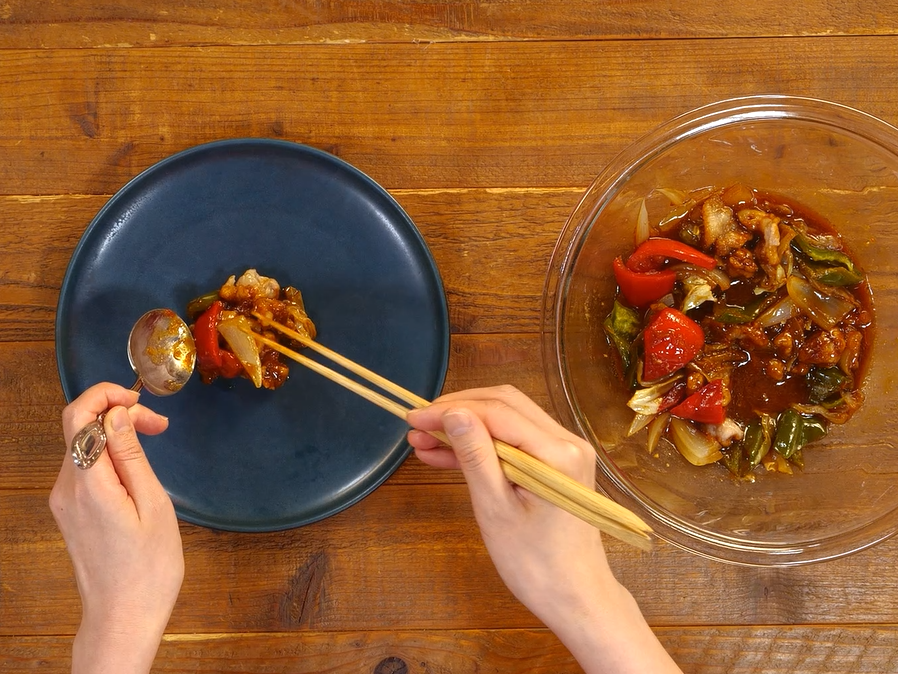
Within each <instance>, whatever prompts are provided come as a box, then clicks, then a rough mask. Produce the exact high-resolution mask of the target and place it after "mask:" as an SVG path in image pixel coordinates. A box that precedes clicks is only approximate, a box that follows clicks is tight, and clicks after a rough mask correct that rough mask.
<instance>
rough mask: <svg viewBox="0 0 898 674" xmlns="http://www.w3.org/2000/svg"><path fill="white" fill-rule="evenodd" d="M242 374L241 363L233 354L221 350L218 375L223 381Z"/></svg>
mask: <svg viewBox="0 0 898 674" xmlns="http://www.w3.org/2000/svg"><path fill="white" fill-rule="evenodd" d="M243 372H244V367H243V363H241V362H240V359H239V358H237V356H235V355H234V354H233V353H231V352H230V351H228V350H226V349H221V368H219V370H218V373H219V374H220V375H221V376H222V377H224V378H225V379H233V378H234V377H238V376H240V375H241V374H243Z"/></svg>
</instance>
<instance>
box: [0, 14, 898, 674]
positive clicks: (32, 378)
mask: <svg viewBox="0 0 898 674" xmlns="http://www.w3.org/2000/svg"><path fill="white" fill-rule="evenodd" d="M867 4H868V5H869V8H868V9H865V8H864V7H863V5H864V3H831V2H826V1H825V0H806V1H805V2H801V3H788V2H782V1H781V0H747V1H744V2H739V3H717V2H711V1H710V0H700V1H699V2H694V3H686V2H684V3H670V2H652V1H650V0H642V1H639V0H635V1H634V2H629V3H628V2H613V1H611V0H606V1H605V2H594V1H592V0H567V1H566V2H557V3H548V4H547V3H545V2H543V0H522V1H521V2H508V1H502V0H488V1H485V2H461V1H459V2H437V1H435V0H433V1H432V0H421V1H420V2H407V1H403V0H360V1H359V2H346V3H339V2H316V1H312V0H291V1H289V2H287V1H284V0H279V1H277V2H274V1H270V0H269V1H266V0H261V1H256V2H249V1H244V2H238V1H231V2H224V1H222V0H219V1H218V2H214V1H213V0H184V1H183V2H180V3H171V7H167V6H166V3H163V2H142V3H126V2H106V3H96V2H92V1H91V0H68V1H67V2H64V3H63V2H33V1H28V0H4V1H0V670H2V671H3V672H24V671H32V670H36V669H40V671H46V672H62V671H66V669H67V667H68V655H67V654H68V649H69V646H70V641H71V637H72V634H73V633H74V630H75V629H76V627H77V624H78V621H79V611H80V604H79V600H78V595H77V592H76V588H75V585H74V581H73V578H72V571H71V566H70V564H69V560H68V557H67V554H66V551H65V547H64V545H63V542H62V539H61V538H60V535H59V534H58V532H57V529H56V527H55V525H54V522H53V519H52V517H51V515H50V511H49V509H48V507H47V497H48V494H49V490H50V487H51V485H52V484H53V481H54V478H55V475H56V472H57V470H58V468H59V465H60V461H61V457H62V455H63V452H64V449H63V443H62V437H61V430H60V411H61V409H62V406H63V404H64V400H63V396H62V392H61V388H60V384H59V379H58V376H57V370H56V363H55V357H54V334H53V330H54V310H55V307H56V301H57V296H58V293H59V289H60V283H61V281H62V278H63V274H64V272H65V268H66V264H67V262H68V260H69V257H70V256H71V254H72V251H73V248H74V246H75V245H76V243H77V242H78V240H79V237H80V236H81V234H82V232H83V231H84V229H85V227H86V226H87V224H88V223H89V222H90V220H91V218H92V217H93V215H94V214H95V213H96V212H97V211H98V209H99V208H100V207H101V206H102V205H103V204H104V202H105V201H106V200H107V199H108V198H109V196H110V195H111V194H112V193H114V192H115V191H116V190H117V189H118V188H119V187H121V186H122V185H123V184H124V183H125V182H126V181H127V180H128V179H130V178H131V177H132V176H134V175H136V174H137V173H138V172H140V171H141V170H143V169H145V168H146V167H148V166H150V165H151V164H153V163H154V162H156V161H158V160H160V159H162V158H164V157H166V156H168V155H170V154H172V153H174V152H176V151H179V150H182V149H184V148H187V147H190V146H192V145H196V144H198V143H201V142H205V141H210V140H214V139H219V138H227V137H240V136H259V137H275V138H283V139H288V140H293V141H298V142H301V143H307V144H309V145H313V146H315V147H318V148H322V149H324V150H327V151H328V152H332V153H334V154H336V155H337V156H339V157H341V158H343V159H345V160H347V161H349V162H350V163H352V164H354V165H355V166H357V167H358V168H360V169H361V170H362V171H364V172H366V173H368V174H369V175H370V176H372V177H373V178H374V179H375V180H377V181H378V182H379V183H381V184H382V185H383V186H384V187H386V188H387V189H388V190H389V191H390V192H391V193H392V194H393V195H394V196H395V197H396V199H397V200H398V201H399V202H400V203H401V204H402V205H403V206H404V207H405V208H406V210H407V211H408V213H409V214H410V215H411V217H412V218H413V219H414V221H415V222H416V223H417V224H418V226H419V227H420V229H421V232H422V233H423V236H424V238H425V239H426V241H427V243H428V244H429V246H430V247H431V249H432V251H433V255H434V256H435V258H436V261H437V264H438V265H439V268H440V270H441V273H442V276H443V280H444V283H445V286H446V290H447V294H448V300H449V306H450V315H451V326H452V344H451V360H450V366H449V374H448V380H447V383H446V387H445V390H446V391H451V390H457V389H460V388H467V387H472V386H483V385H492V384H498V383H502V382H510V383H513V384H515V385H517V386H518V387H519V388H521V389H523V390H524V391H525V392H526V393H528V394H529V395H531V396H532V397H534V398H535V399H536V400H537V401H538V402H540V403H541V404H543V405H545V406H547V407H548V406H549V404H550V403H549V400H548V395H547V389H546V384H545V383H544V379H543V375H542V370H541V357H540V345H539V338H538V331H539V328H540V303H541V299H540V298H541V293H542V285H543V279H544V275H545V271H546V265H547V262H548V259H549V256H550V254H551V252H552V248H553V245H554V243H555V240H556V237H557V236H558V234H559V231H560V230H561V228H562V226H563V225H564V222H565V219H566V217H567V215H568V214H569V213H570V211H571V210H572V208H573V207H574V205H575V204H576V202H577V200H578V199H579V197H580V195H581V193H582V192H583V190H584V189H585V188H586V186H587V185H588V184H589V183H590V181H591V180H592V178H593V177H594V176H595V175H596V174H597V173H598V172H599V171H600V170H601V169H602V167H603V166H604V165H605V164H606V163H607V162H608V161H609V160H610V159H611V158H612V157H613V156H614V155H615V154H616V153H617V152H618V151H620V150H621V149H622V148H623V147H625V146H626V145H627V144H628V143H630V142H631V141H632V140H634V139H635V138H636V137H638V136H639V135H641V134H642V133H644V132H646V131H648V130H649V129H650V128H652V127H653V126H655V125H656V124H658V123H660V122H662V121H664V120H666V119H668V118H670V117H672V116H674V115H675V114H678V113H681V112H684V111H686V110H688V109H690V108H693V107H695V106H697V105H700V104H704V103H709V102H712V101H715V100H718V99H722V98H727V97H730V96H734V95H741V94H749V93H790V94H798V95H808V96H814V97H820V98H826V99H831V100H835V101H837V102H841V103H846V104H849V105H852V106H855V107H858V108H861V109H863V110H866V111H868V112H870V113H873V114H875V115H878V116H880V117H882V118H884V119H886V120H887V121H891V122H892V123H898V96H896V91H898V37H896V35H898V6H896V4H895V3H894V2H890V1H887V2H880V3H867ZM182 535H183V539H184V548H185V554H186V564H187V578H186V580H185V582H184V587H183V590H182V592H181V596H180V600H179V602H178V605H177V607H176V608H175V611H174V615H173V616H172V619H171V623H170V624H169V633H168V635H167V636H166V638H165V641H164V643H163V645H162V647H161V649H160V652H159V656H158V659H157V663H156V670H155V671H159V672H238V671H239V672H245V671H253V672H291V673H294V674H295V673H299V672H310V673H311V672H316V673H318V672H347V673H349V672H352V673H357V672H376V673H377V674H384V673H387V672H408V673H410V674H412V673H424V672H428V673H436V672H453V673H461V672H506V673H508V672H528V673H530V674H534V673H536V672H546V673H549V672H552V673H555V672H573V671H579V670H578V668H577V666H576V664H575V663H574V662H573V661H572V659H571V658H570V656H569V655H568V654H567V652H566V651H565V650H564V648H563V647H562V646H561V645H560V644H559V643H558V642H557V640H556V639H555V638H554V637H553V636H552V635H551V634H550V633H548V632H547V631H546V630H545V629H543V628H542V626H541V625H540V624H539V623H538V621H537V620H535V619H534V618H533V616H531V615H530V614H529V613H528V611H526V610H525V609H524V608H523V607H521V606H520V605H519V604H518V603H517V602H516V601H515V599H514V598H513V597H512V596H511V595H510V594H509V593H508V592H507V591H506V590H505V589H504V587H503V585H502V584H501V582H500V580H499V578H498V576H497V575H496V573H495V571H494V570H493V568H492V565H491V564H490V561H489V558H488V557H487V555H486V553H485V551H484V548H483V546H482V544H481V541H480V539H479V536H478V532H477V529H476V527H475V526H474V524H473V522H472V518H471V512H470V505H469V503H468V500H467V495H466V489H465V486H464V484H463V482H462V480H461V478H460V475H459V474H457V473H451V472H448V473H447V472H438V471H435V470H432V469H429V468H428V467H426V466H424V465H422V464H420V463H419V462H417V460H415V459H414V458H411V459H409V460H408V461H407V462H406V463H405V464H404V465H403V466H402V468H401V469H400V470H399V471H398V472H397V473H396V474H395V475H394V476H393V477H392V478H391V479H390V480H389V481H388V482H387V483H386V484H384V485H383V486H382V487H381V488H379V489H378V490H377V491H376V492H375V493H374V494H372V495H371V496H370V497H368V498H366V499H365V500H364V501H363V502H361V503H360V504H358V505H356V506H354V507H352V508H350V509H349V510H347V511H344V512H342V513H340V514H339V515H337V516H334V517H332V518H330V519H328V520H326V521H323V522H320V523H318V524H315V525H312V526H308V527H305V528H302V529H299V530H293V531H285V532H280V533H272V534H260V535H248V534H234V533H223V532H218V531H211V530H207V529H203V528H198V527H195V526H190V525H186V524H185V525H182ZM607 548H608V553H609V556H610V559H611V563H612V566H613V567H614V569H615V570H616V572H617V574H618V576H619V578H620V579H621V581H622V582H623V583H624V584H626V585H627V586H628V587H629V588H630V589H631V590H632V592H633V593H634V595H635V596H636V598H637V599H638V601H639V603H640V604H641V606H642V608H643V610H644V612H645V614H646V616H647V617H648V620H649V622H650V623H651V624H652V626H653V627H654V628H655V629H656V630H657V633H658V635H659V636H660V638H661V640H662V641H663V642H664V644H665V645H666V646H667V647H668V648H669V649H670V651H671V652H672V653H673V655H674V657H675V659H676V660H677V661H678V662H679V663H680V664H681V666H682V667H683V669H684V670H685V671H686V672H704V673H723V672H732V673H739V674H744V673H747V672H789V673H792V674H795V673H801V674H811V673H821V674H822V673H826V674H833V673H838V672H877V673H880V674H881V673H883V672H895V671H898V628H896V626H895V623H896V616H898V565H896V564H895V563H894V561H895V560H896V559H898V540H891V541H888V542H886V543H884V544H881V545H879V546H878V547H876V548H874V549H872V550H869V551H867V552H863V553H860V554H856V555H854V556H850V557H848V558H845V559H842V560H838V561H834V562H829V563H825V564H818V565H811V566H806V567H801V568H794V569H754V568H742V567H736V566H730V565H725V564H719V563H715V562H710V561H705V560H703V559H699V558H697V557H694V556H692V555H690V554H687V553H685V552H682V551H679V550H677V549H674V548H672V547H671V546H668V545H664V544H662V545H660V546H658V547H657V549H656V550H655V551H654V552H652V553H641V552H639V551H636V550H633V549H630V548H628V547H626V546H624V545H622V544H619V543H617V542H616V541H615V540H610V539H609V540H608V541H607Z"/></svg>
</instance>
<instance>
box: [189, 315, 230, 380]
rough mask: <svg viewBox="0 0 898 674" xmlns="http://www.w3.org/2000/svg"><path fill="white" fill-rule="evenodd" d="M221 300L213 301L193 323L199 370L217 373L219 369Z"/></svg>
mask: <svg viewBox="0 0 898 674" xmlns="http://www.w3.org/2000/svg"><path fill="white" fill-rule="evenodd" d="M222 306H223V305H222V303H221V300H216V301H215V302H213V303H212V304H211V305H210V307H209V308H208V309H206V310H205V311H204V312H203V313H201V314H200V315H199V317H198V318H197V319H196V323H194V325H193V340H194V342H195V343H196V362H197V366H198V367H199V368H200V371H201V372H208V373H209V374H212V373H216V374H217V373H218V370H220V369H221V348H220V347H219V346H218V323H219V322H220V321H221V310H222Z"/></svg>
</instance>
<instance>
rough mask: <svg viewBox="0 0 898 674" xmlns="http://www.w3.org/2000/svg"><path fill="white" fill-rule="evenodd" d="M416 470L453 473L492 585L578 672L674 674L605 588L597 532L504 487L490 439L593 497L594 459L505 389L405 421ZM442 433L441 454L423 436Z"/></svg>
mask: <svg viewBox="0 0 898 674" xmlns="http://www.w3.org/2000/svg"><path fill="white" fill-rule="evenodd" d="M408 422H409V424H410V425H412V426H413V427H414V430H412V431H410V432H409V436H408V439H409V442H410V443H411V445H412V446H413V447H414V448H415V453H416V455H417V456H418V458H419V459H421V461H423V462H424V463H427V464H429V465H431V466H435V467H440V468H460V469H461V471H462V473H463V474H464V477H465V480H466V481H467V483H468V488H469V491H470V493H471V502H472V505H473V509H474V516H475V518H476V519H477V523H478V525H479V527H480V531H481V534H482V536H483V540H484V543H485V544H486V548H487V551H488V552H489V554H490V557H491V558H492V560H493V563H494V564H495V565H496V569H497V570H498V572H499V575H500V576H501V577H502V580H503V581H504V582H505V584H506V585H507V586H508V588H509V589H510V590H511V591H512V593H514V595H515V596H516V597H517V598H518V599H519V600H520V601H521V602H522V603H523V604H524V605H525V606H527V607H528V608H529V609H530V610H531V611H532V612H533V613H534V614H535V615H536V616H537V617H538V618H540V619H541V620H542V621H543V622H544V623H545V624H546V625H547V626H548V627H549V628H550V629H552V631H553V632H555V634H556V635H558V637H559V638H560V639H561V640H562V642H563V643H564V644H565V645H566V646H567V647H568V648H569V649H570V650H571V652H572V653H573V654H574V656H575V657H576V658H577V660H578V661H579V662H580V664H581V665H582V666H583V667H584V668H586V669H587V671H590V672H592V671H596V672H598V671H602V672H648V671H651V672H654V673H656V674H661V673H662V672H678V671H679V669H677V667H676V665H674V664H673V661H671V660H670V658H669V656H668V655H667V654H666V653H665V652H664V650H663V648H662V647H661V645H660V643H658V641H657V639H655V637H654V635H653V634H652V633H651V630H650V629H649V627H648V625H647V624H646V622H645V620H644V618H643V617H642V614H641V612H640V611H639V608H638V607H637V606H636V603H635V602H634V601H633V599H632V597H631V596H630V594H629V592H627V591H626V589H625V588H623V587H622V586H621V585H620V584H619V583H618V582H617V581H616V580H615V579H614V576H613V574H612V572H611V569H610V568H609V566H608V561H607V559H606V558H605V551H604V549H603V547H602V540H601V536H600V534H599V531H598V529H596V528H594V527H593V526H591V525H589V524H586V523H585V522H583V521H581V520H580V519H578V518H576V517H574V516H573V515H570V514H569V513H567V512H564V511H563V510H561V509H560V508H557V507H556V506H553V505H551V504H550V503H548V502H547V501H544V500H542V499H540V498H539V497H537V496H534V495H533V494H531V493H530V492H528V491H526V490H524V489H522V488H520V487H517V486H515V485H513V484H512V483H510V482H509V481H508V480H507V479H506V478H505V475H504V473H503V471H502V467H501V464H500V461H499V457H498V455H497V454H496V451H495V447H494V445H493V438H496V439H498V440H502V441H504V442H507V443H508V444H510V445H513V446H515V447H518V448H519V449H521V450H523V451H525V452H527V453H528V454H531V455H533V456H535V457H536V458H538V459H540V460H542V461H543V462H544V463H547V464H549V465H551V466H552V467H554V468H556V469H558V470H560V471H561V472H563V473H565V474H567V475H569V476H570V477H572V478H574V479H576V480H578V481H579V482H581V483H583V484H585V485H587V486H589V487H590V488H594V487H595V470H596V457H595V450H594V449H593V448H592V446H591V445H590V444H589V443H587V442H586V441H585V440H584V439H582V438H580V437H578V436H576V435H574V434H573V433H571V432H569V431H567V430H566V429H565V428H563V427H562V426H560V425H559V424H557V423H556V422H555V421H554V420H553V419H552V418H551V417H550V416H549V415H548V414H546V412H544V411H543V410H542V409H541V408H540V407H539V406H538V405H537V404H536V403H534V402H533V401H532V400H530V399H529V398H527V397H526V396H525V395H524V394H523V393H521V392H520V391H518V390H517V389H515V388H513V387H511V386H501V387H497V388H489V389H473V390H468V391H460V392H457V393H452V394H449V395H446V396H443V397H441V398H438V399H437V400H436V401H434V403H433V404H432V405H430V406H428V407H426V408H424V409H420V410H414V411H413V412H411V413H410V414H409V416H408ZM438 430H443V431H445V433H446V435H447V436H448V438H449V441H450V443H451V445H452V447H451V448H448V447H445V446H444V445H442V444H441V443H440V442H439V441H438V440H436V439H435V438H433V436H431V435H429V434H428V433H427V432H426V431H438Z"/></svg>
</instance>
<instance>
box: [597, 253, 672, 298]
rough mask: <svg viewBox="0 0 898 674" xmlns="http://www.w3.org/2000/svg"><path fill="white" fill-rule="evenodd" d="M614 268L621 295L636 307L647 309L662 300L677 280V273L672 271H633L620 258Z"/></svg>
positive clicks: (615, 262)
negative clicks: (646, 307)
mask: <svg viewBox="0 0 898 674" xmlns="http://www.w3.org/2000/svg"><path fill="white" fill-rule="evenodd" d="M612 267H613V268H614V278H615V279H616V280H617V286H618V288H620V291H621V295H623V296H624V299H625V300H627V302H629V303H630V304H631V305H632V306H634V307H645V306H648V305H649V304H651V303H652V302H654V301H656V300H659V299H661V298H662V297H664V296H665V295H666V294H667V293H669V292H670V291H671V290H673V287H674V282H675V281H676V280H677V274H676V272H672V271H650V272H645V273H639V272H635V271H632V270H630V269H628V268H627V266H626V265H625V264H624V262H623V260H621V258H619V257H616V258H614V262H613V263H612Z"/></svg>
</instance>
